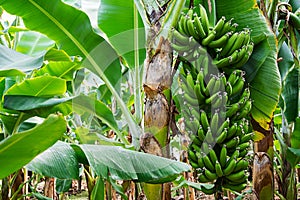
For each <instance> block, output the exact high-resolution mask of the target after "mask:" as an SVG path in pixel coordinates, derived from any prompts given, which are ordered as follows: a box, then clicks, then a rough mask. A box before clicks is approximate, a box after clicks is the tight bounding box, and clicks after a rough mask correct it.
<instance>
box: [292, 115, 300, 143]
mask: <svg viewBox="0 0 300 200" xmlns="http://www.w3.org/2000/svg"><path fill="white" fill-rule="evenodd" d="M291 147H292V148H296V149H300V117H298V118H296V120H295V126H294V131H293V133H292V136H291Z"/></svg>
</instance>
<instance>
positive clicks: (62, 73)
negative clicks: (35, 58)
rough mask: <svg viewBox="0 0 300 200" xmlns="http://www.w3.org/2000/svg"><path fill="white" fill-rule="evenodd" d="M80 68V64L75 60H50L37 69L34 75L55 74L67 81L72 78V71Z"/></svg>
mask: <svg viewBox="0 0 300 200" xmlns="http://www.w3.org/2000/svg"><path fill="white" fill-rule="evenodd" d="M79 68H80V65H79V64H78V63H75V62H68V61H59V62H53V61H50V62H49V63H48V64H47V65H45V66H44V67H42V68H41V69H40V70H38V71H37V72H36V73H35V74H34V75H35V76H43V75H46V74H48V75H50V76H56V77H59V78H63V79H66V80H68V81H70V80H73V79H74V72H75V71H76V70H78V69H79Z"/></svg>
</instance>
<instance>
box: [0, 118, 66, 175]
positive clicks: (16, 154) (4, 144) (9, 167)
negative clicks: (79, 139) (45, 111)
mask: <svg viewBox="0 0 300 200" xmlns="http://www.w3.org/2000/svg"><path fill="white" fill-rule="evenodd" d="M65 131H66V122H65V120H64V117H63V116H60V115H50V116H49V117H48V118H47V119H45V121H44V122H43V123H42V124H40V125H37V126H36V127H34V128H33V129H30V130H28V131H25V132H21V133H17V134H14V135H12V136H10V137H8V138H6V139H4V140H2V141H1V142H0V163H1V165H2V166H1V168H0V179H2V178H4V177H6V176H8V175H9V174H11V173H13V172H14V171H16V170H18V169H20V168H21V167H23V166H24V165H26V164H27V163H28V162H30V161H31V160H32V159H33V158H34V157H36V156H37V155H38V154H39V153H41V152H43V151H45V150H46V149H47V148H49V147H50V146H52V145H53V144H54V143H55V142H56V141H57V140H58V139H59V138H60V137H61V136H62V135H63V133H64V132H65Z"/></svg>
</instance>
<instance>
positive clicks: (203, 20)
mask: <svg viewBox="0 0 300 200" xmlns="http://www.w3.org/2000/svg"><path fill="white" fill-rule="evenodd" d="M199 11H200V21H201V24H202V27H203V30H204V31H205V33H206V34H208V31H209V20H208V16H207V13H206V10H205V8H204V7H203V6H202V5H201V4H199Z"/></svg>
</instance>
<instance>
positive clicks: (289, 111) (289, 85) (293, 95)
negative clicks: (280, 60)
mask: <svg viewBox="0 0 300 200" xmlns="http://www.w3.org/2000/svg"><path fill="white" fill-rule="evenodd" d="M299 76H300V69H298V68H294V69H293V70H291V71H290V72H289V73H288V74H287V76H286V78H285V80H284V83H283V86H284V87H283V91H282V97H283V99H284V115H285V117H286V119H287V121H288V122H289V123H291V122H295V120H296V118H297V117H298V112H299V109H300V107H299V106H300V105H299V98H300V96H299V92H300V91H299V90H300V88H299V85H300V81H299V80H300V79H299ZM297 108H298V109H297Z"/></svg>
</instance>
